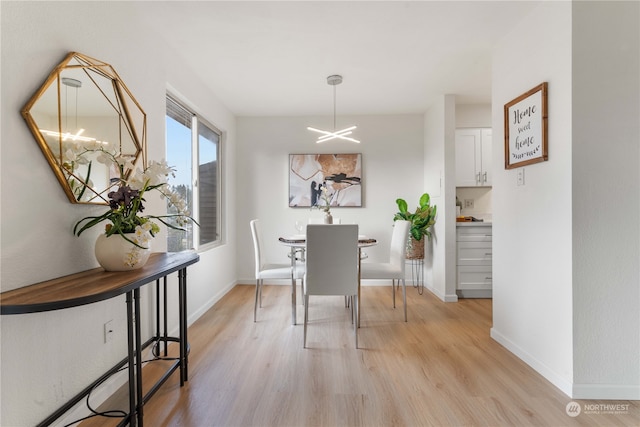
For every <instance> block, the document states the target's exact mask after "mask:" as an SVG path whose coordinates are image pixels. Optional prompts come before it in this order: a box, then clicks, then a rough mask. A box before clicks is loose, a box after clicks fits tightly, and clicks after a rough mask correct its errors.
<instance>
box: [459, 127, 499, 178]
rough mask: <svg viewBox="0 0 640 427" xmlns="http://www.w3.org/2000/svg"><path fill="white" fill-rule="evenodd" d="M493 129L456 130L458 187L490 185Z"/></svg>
mask: <svg viewBox="0 0 640 427" xmlns="http://www.w3.org/2000/svg"><path fill="white" fill-rule="evenodd" d="M491 134H492V132H491V129H488V128H469V129H457V130H456V187H490V186H491V185H492V177H491V148H492V141H491Z"/></svg>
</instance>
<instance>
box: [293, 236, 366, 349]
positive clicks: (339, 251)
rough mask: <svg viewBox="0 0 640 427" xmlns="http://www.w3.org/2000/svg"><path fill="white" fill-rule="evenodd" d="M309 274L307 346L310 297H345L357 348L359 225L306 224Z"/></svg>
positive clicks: (307, 283)
mask: <svg viewBox="0 0 640 427" xmlns="http://www.w3.org/2000/svg"><path fill="white" fill-rule="evenodd" d="M306 252H307V254H306V273H305V275H304V280H303V285H304V341H303V347H304V348H306V347H307V324H308V322H309V297H310V296H311V295H344V296H346V297H348V298H349V299H350V300H351V301H352V304H351V307H352V313H351V319H352V322H353V325H354V331H355V341H356V348H358V325H357V322H356V320H355V319H357V318H358V317H357V316H358V310H359V309H360V304H359V301H358V225H357V224H331V225H329V224H326V225H325V224H309V225H307V249H306Z"/></svg>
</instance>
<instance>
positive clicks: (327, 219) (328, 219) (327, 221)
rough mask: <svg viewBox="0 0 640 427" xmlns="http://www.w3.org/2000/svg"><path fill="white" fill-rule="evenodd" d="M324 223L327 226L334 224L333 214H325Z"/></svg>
mask: <svg viewBox="0 0 640 427" xmlns="http://www.w3.org/2000/svg"><path fill="white" fill-rule="evenodd" d="M324 223H325V224H333V217H332V216H331V212H325V213H324Z"/></svg>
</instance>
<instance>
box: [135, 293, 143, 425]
mask: <svg viewBox="0 0 640 427" xmlns="http://www.w3.org/2000/svg"><path fill="white" fill-rule="evenodd" d="M133 302H134V312H133V314H134V316H135V319H134V324H135V335H136V348H135V353H136V361H135V364H136V403H137V411H138V426H139V427H142V426H143V406H144V402H143V400H142V347H141V345H142V344H141V342H140V288H136V289H134V290H133Z"/></svg>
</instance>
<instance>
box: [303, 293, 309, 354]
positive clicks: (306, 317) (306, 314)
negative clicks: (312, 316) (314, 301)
mask: <svg viewBox="0 0 640 427" xmlns="http://www.w3.org/2000/svg"><path fill="white" fill-rule="evenodd" d="M308 320H309V295H305V296H304V334H303V335H304V340H303V342H302V348H307V321H308Z"/></svg>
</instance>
